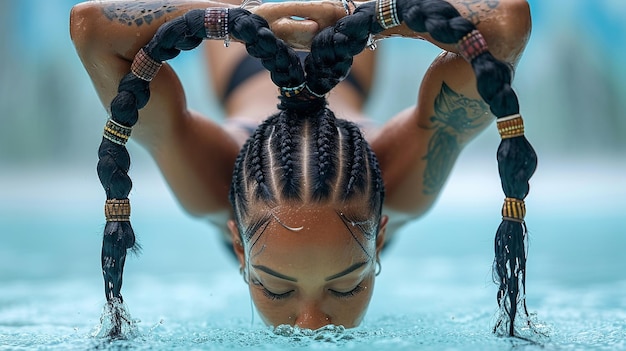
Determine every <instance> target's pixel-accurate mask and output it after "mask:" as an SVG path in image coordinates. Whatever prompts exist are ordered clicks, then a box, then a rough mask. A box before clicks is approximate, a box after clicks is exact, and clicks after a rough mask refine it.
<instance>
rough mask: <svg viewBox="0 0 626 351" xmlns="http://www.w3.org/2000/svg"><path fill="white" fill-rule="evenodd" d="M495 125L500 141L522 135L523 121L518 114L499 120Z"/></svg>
mask: <svg viewBox="0 0 626 351" xmlns="http://www.w3.org/2000/svg"><path fill="white" fill-rule="evenodd" d="M497 124H498V133H500V137H501V138H502V139H508V138H515V137H518V136H522V135H524V120H523V119H522V115H520V114H516V115H511V116H508V117H503V118H499V119H498V123H497Z"/></svg>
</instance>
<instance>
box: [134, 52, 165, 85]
mask: <svg viewBox="0 0 626 351" xmlns="http://www.w3.org/2000/svg"><path fill="white" fill-rule="evenodd" d="M160 68H161V62H158V61H155V60H154V59H152V57H150V56H149V55H148V54H146V52H145V51H144V50H143V48H142V49H141V50H139V52H137V54H136V55H135V59H134V60H133V63H132V65H131V66H130V71H131V72H132V73H133V74H134V75H135V76H136V77H137V78H140V79H142V80H145V81H146V82H150V81H152V79H154V77H156V75H157V73H159V69H160Z"/></svg>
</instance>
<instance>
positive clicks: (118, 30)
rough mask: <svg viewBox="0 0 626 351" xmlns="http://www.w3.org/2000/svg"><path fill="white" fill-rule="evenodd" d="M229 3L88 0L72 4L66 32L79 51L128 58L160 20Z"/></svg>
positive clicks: (226, 5)
mask: <svg viewBox="0 0 626 351" xmlns="http://www.w3.org/2000/svg"><path fill="white" fill-rule="evenodd" d="M232 6H234V5H231V4H228V3H222V2H216V1H207V0H162V1H88V2H83V3H81V4H78V5H76V6H74V7H73V8H72V12H71V15H70V35H71V37H72V41H73V42H74V45H75V46H76V49H77V51H79V54H81V53H88V52H91V51H97V52H99V53H101V54H102V53H103V52H106V53H108V54H111V55H116V56H117V57H120V58H124V59H125V60H127V61H129V62H131V61H132V59H133V57H134V56H135V54H136V53H137V51H139V49H141V47H143V46H144V45H145V44H146V43H148V41H150V39H151V38H152V37H153V36H154V34H155V33H156V31H157V29H158V28H159V27H160V26H161V25H162V24H163V23H165V22H167V21H169V20H171V19H173V18H176V17H178V16H182V15H184V14H185V13H186V12H188V11H189V10H193V9H203V8H207V7H232Z"/></svg>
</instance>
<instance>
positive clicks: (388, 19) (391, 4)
mask: <svg viewBox="0 0 626 351" xmlns="http://www.w3.org/2000/svg"><path fill="white" fill-rule="evenodd" d="M376 20H377V21H378V24H380V26H381V27H383V28H385V29H389V28H393V27H397V26H399V25H400V19H399V18H398V9H397V8H396V0H377V1H376Z"/></svg>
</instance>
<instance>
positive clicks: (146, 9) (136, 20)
mask: <svg viewBox="0 0 626 351" xmlns="http://www.w3.org/2000/svg"><path fill="white" fill-rule="evenodd" d="M175 10H177V8H176V6H174V5H172V4H170V3H169V2H168V1H134V2H121V3H112V4H110V5H108V6H106V7H104V8H103V9H102V12H103V13H104V16H106V18H108V19H109V20H110V21H117V22H119V23H122V24H125V25H127V26H132V25H133V24H134V25H136V26H137V27H140V26H142V25H144V24H150V23H152V21H153V20H155V19H159V18H161V17H162V16H164V15H165V14H167V13H170V12H172V11H175Z"/></svg>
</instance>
